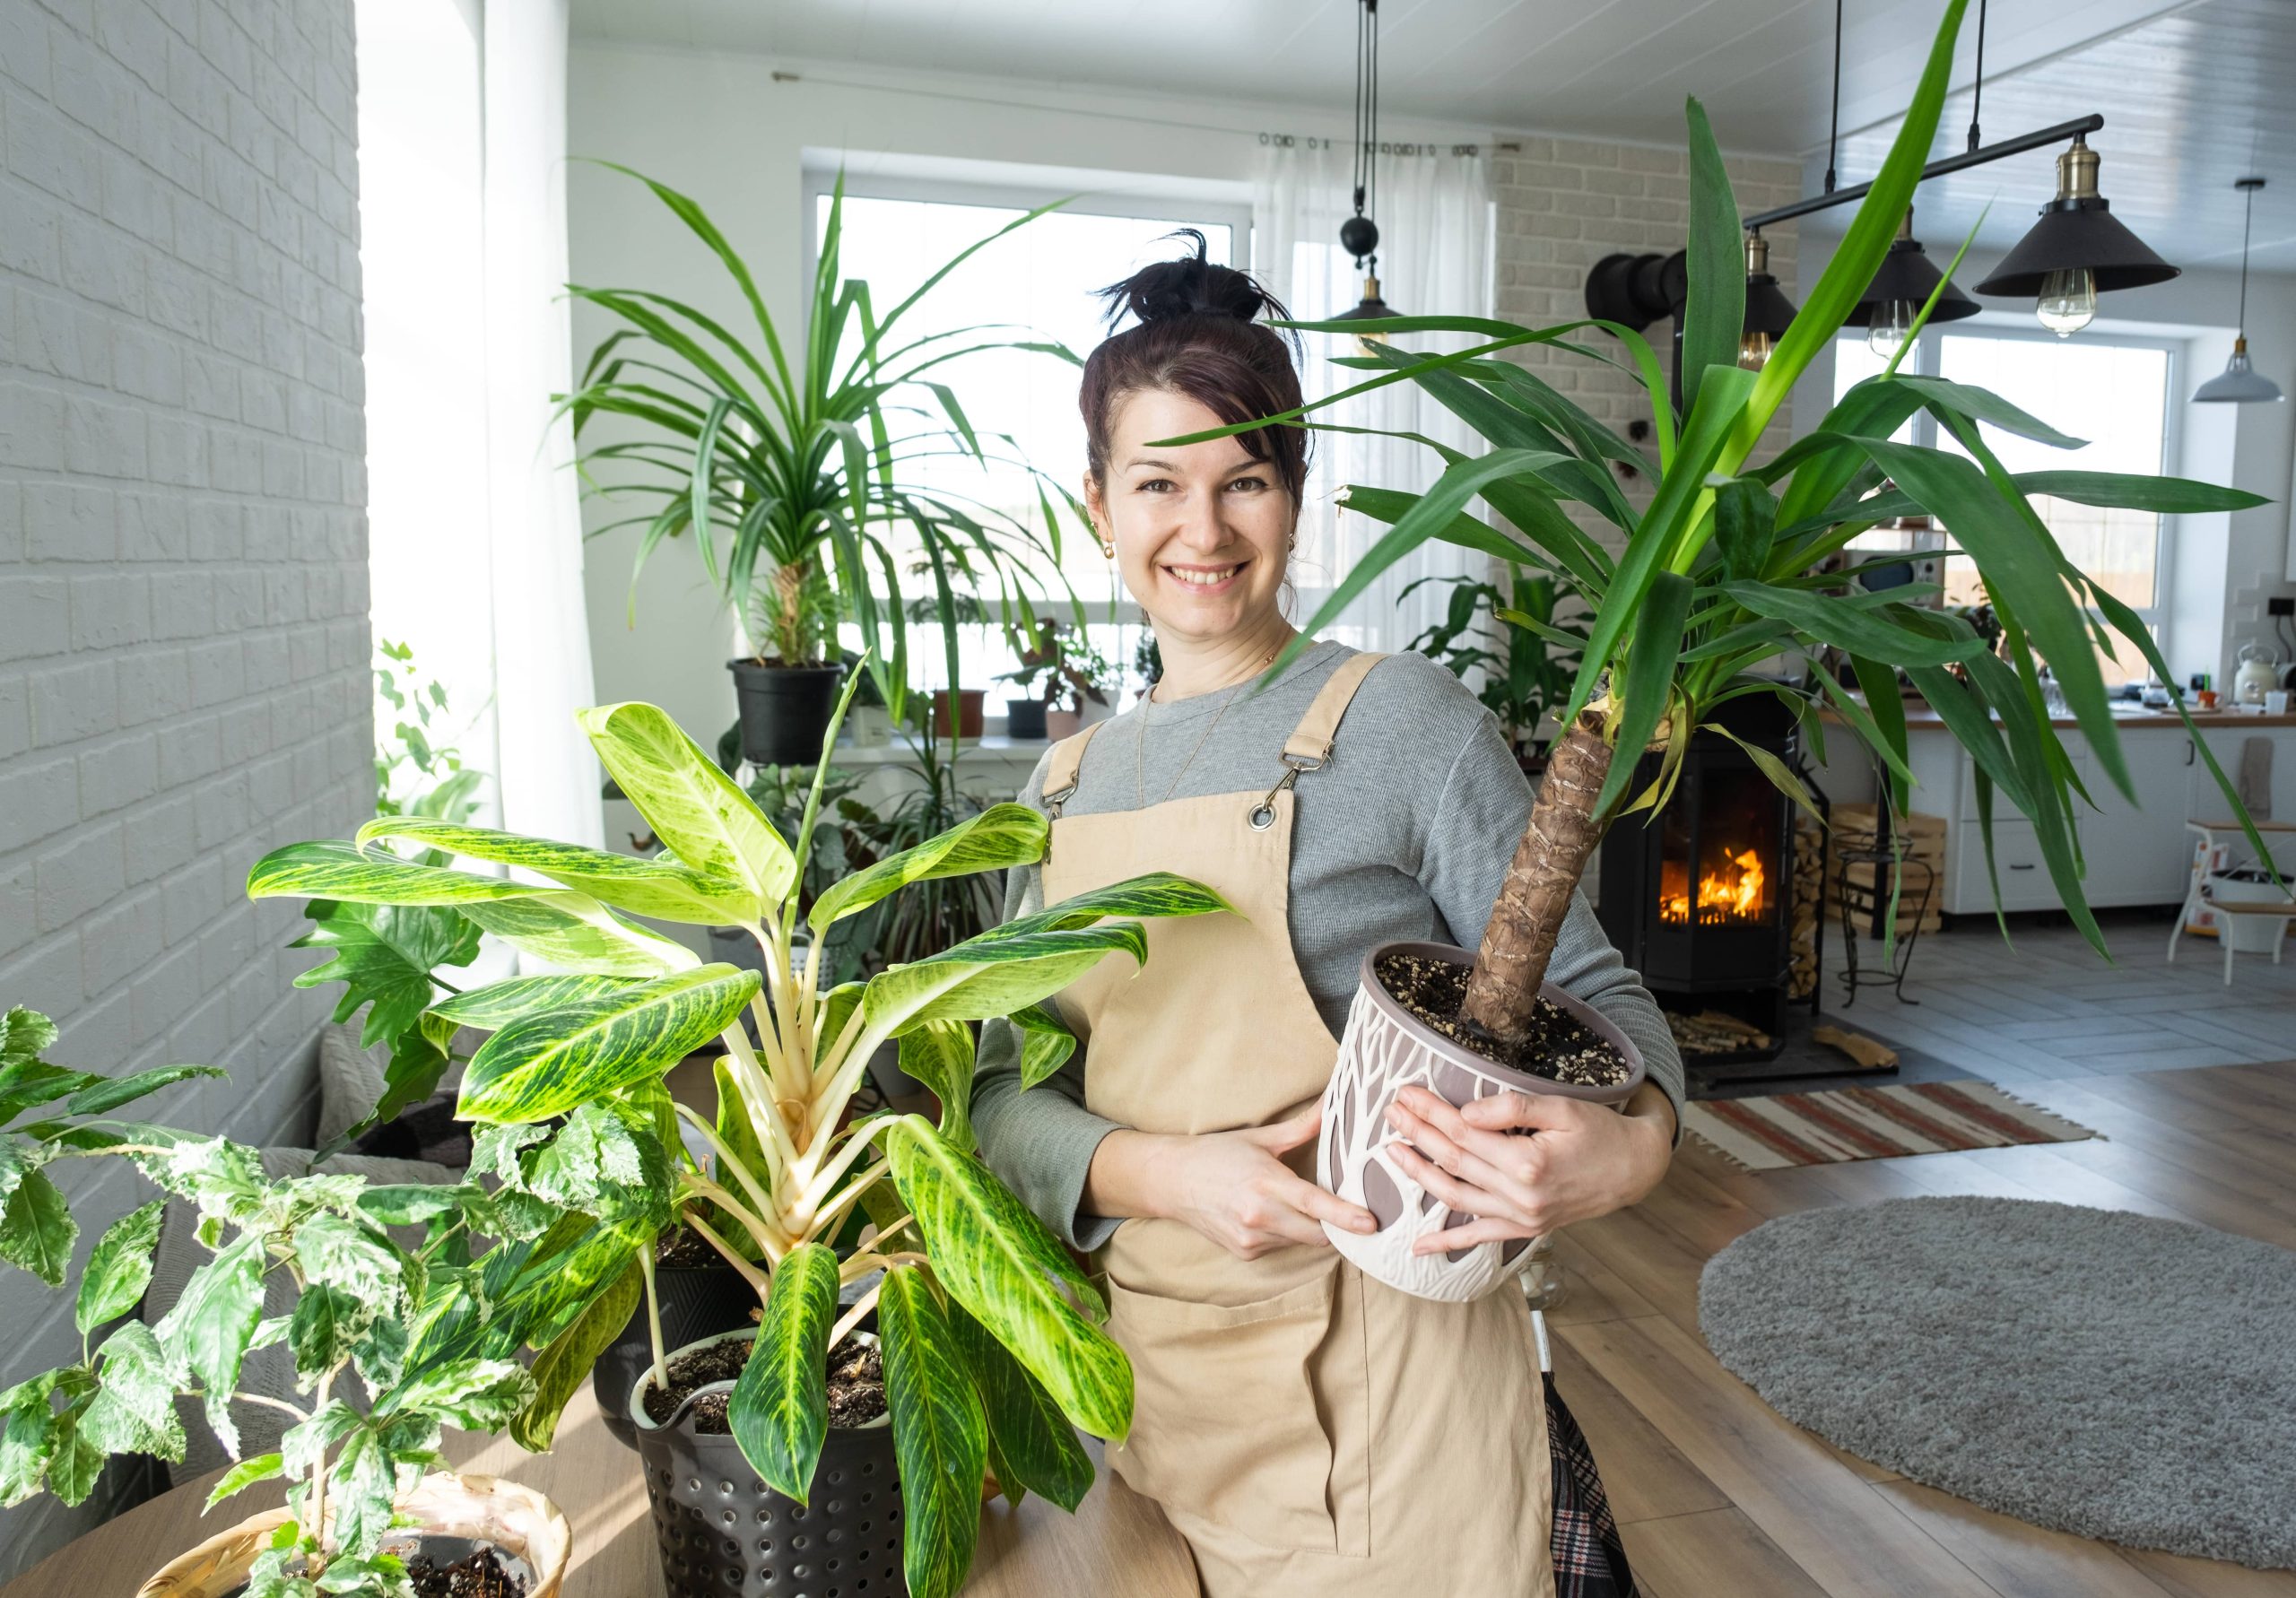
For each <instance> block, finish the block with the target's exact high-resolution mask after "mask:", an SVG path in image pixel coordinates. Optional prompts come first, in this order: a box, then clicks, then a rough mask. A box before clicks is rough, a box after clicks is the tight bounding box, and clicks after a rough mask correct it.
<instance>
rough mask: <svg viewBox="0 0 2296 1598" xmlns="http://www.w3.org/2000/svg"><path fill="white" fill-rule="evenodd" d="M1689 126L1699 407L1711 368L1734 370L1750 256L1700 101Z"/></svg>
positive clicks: (1689, 397) (1686, 384)
mask: <svg viewBox="0 0 2296 1598" xmlns="http://www.w3.org/2000/svg"><path fill="white" fill-rule="evenodd" d="M1683 110H1684V114H1685V116H1686V117H1688V120H1689V122H1690V248H1689V265H1690V299H1689V301H1688V303H1687V304H1685V305H1684V306H1683V344H1682V353H1681V355H1680V357H1679V359H1680V360H1681V362H1682V380H1683V405H1684V406H1685V407H1689V406H1692V405H1694V404H1696V403H1697V401H1698V391H1699V386H1700V384H1701V383H1703V382H1704V381H1705V378H1706V373H1707V369H1709V368H1710V367H1717V366H1719V367H1735V366H1736V365H1737V364H1738V340H1739V337H1740V334H1741V333H1742V332H1743V330H1744V326H1745V319H1746V266H1745V262H1746V256H1745V247H1744V243H1743V242H1742V239H1741V234H1740V230H1739V227H1738V201H1737V196H1735V195H1733V194H1732V193H1731V192H1730V176H1729V174H1728V173H1727V172H1726V171H1724V170H1723V169H1722V152H1721V150H1720V148H1719V147H1718V146H1717V145H1716V143H1714V129H1713V128H1712V127H1711V126H1709V124H1708V122H1707V120H1706V108H1705V107H1704V106H1702V105H1700V104H1699V102H1698V100H1697V98H1696V97H1695V96H1693V97H1692V99H1691V100H1689V101H1688V102H1687V104H1686V105H1685V106H1684V108H1683Z"/></svg>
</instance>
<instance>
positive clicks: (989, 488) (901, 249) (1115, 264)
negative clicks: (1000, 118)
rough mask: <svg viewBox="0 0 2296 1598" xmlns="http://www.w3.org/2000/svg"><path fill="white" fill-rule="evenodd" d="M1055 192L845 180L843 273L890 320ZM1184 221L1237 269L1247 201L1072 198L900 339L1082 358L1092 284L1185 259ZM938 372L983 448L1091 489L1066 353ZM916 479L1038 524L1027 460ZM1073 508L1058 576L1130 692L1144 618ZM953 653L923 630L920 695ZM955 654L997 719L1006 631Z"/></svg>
mask: <svg viewBox="0 0 2296 1598" xmlns="http://www.w3.org/2000/svg"><path fill="white" fill-rule="evenodd" d="M830 184H831V178H829V177H828V176H827V175H822V176H821V177H819V178H815V179H813V181H812V183H811V185H810V194H811V201H812V206H813V247H814V249H815V250H818V249H819V248H820V241H821V236H822V229H823V228H825V227H826V225H827V223H828V220H829V209H830V203H831V196H830ZM871 187H872V188H873V189H874V188H875V187H876V186H875V185H872V186H871ZM1056 197H1057V195H1052V194H1045V195H1033V194H1020V193H1014V192H1010V191H1002V192H1000V191H996V190H991V189H983V190H977V191H976V190H970V189H964V188H952V187H950V186H947V185H941V184H936V185H934V186H933V187H931V188H930V189H929V190H928V189H919V190H915V191H905V190H903V189H902V188H901V187H900V186H897V185H887V186H885V192H870V193H864V194H858V195H857V194H855V193H854V192H853V186H852V184H851V183H850V182H848V187H847V192H846V195H845V207H844V215H843V227H844V240H843V246H842V249H843V257H842V269H843V273H844V275H845V276H847V277H848V278H860V279H864V280H865V281H866V282H868V284H869V295H870V300H871V301H872V303H873V304H874V306H875V307H876V308H878V310H879V311H880V312H883V311H884V310H887V309H890V308H891V307H893V306H895V305H898V304H899V303H900V301H901V300H904V299H906V298H907V297H908V296H909V293H910V292H912V291H914V290H915V289H916V288H917V287H918V284H919V283H921V282H923V281H924V280H925V278H926V274H929V273H930V272H932V271H933V270H935V268H937V267H938V266H940V265H942V264H943V263H944V262H945V261H947V260H948V259H949V258H950V257H951V256H954V255H956V254H957V252H958V251H960V250H961V249H963V248H965V247H966V246H967V245H969V244H971V243H972V242H974V241H975V240H977V239H981V238H983V237H985V236H986V235H987V234H989V233H991V232H994V231H995V230H996V229H998V228H1000V227H1002V226H1004V225H1005V223H1006V222H1009V221H1013V220H1014V219H1015V218H1017V217H1020V216H1022V215H1023V214H1025V213H1027V211H1029V210H1030V209H1031V208H1033V207H1034V206H1037V205H1039V204H1044V203H1045V202H1046V201H1047V200H1050V199H1053V198H1056ZM1178 227H1193V228H1198V229H1201V230H1203V232H1204V235H1205V243H1206V248H1207V250H1208V253H1209V255H1210V256H1211V258H1212V259H1213V260H1214V261H1220V262H1229V261H1233V260H1236V259H1238V258H1239V256H1240V255H1241V253H1242V249H1243V246H1244V244H1245V242H1246V239H1247V238H1248V230H1249V221H1248V212H1247V210H1246V208H1244V207H1241V206H1221V205H1217V204H1189V203H1184V202H1178V201H1170V200H1155V199H1134V200H1131V201H1129V202H1128V203H1126V204H1124V205H1123V206H1122V207H1121V208H1115V207H1110V206H1108V205H1106V204H1102V205H1100V206H1095V205H1094V204H1091V202H1072V203H1071V204H1069V205H1066V206H1064V207H1062V208H1061V209H1060V210H1058V211H1055V212H1052V213H1048V214H1047V215H1044V216H1041V217H1039V218H1038V219H1037V220H1036V221H1032V222H1031V223H1029V224H1028V226H1026V227H1024V228H1022V229H1020V230H1017V231H1015V232H1013V233H1012V234H1010V235H1008V236H1007V237H1005V238H1004V239H999V240H997V241H996V243H995V244H993V245H991V246H990V247H988V248H987V249H984V250H982V251H981V252H980V253H979V254H978V255H976V256H973V257H972V258H971V259H970V260H969V261H967V262H966V263H965V264H964V265H961V266H960V267H959V268H957V270H955V271H954V272H952V273H951V274H949V275H948V276H947V277H945V278H944V279H943V280H942V281H941V282H939V283H938V284H937V285H935V288H934V289H933V291H932V292H930V293H929V294H927V295H926V297H925V298H924V299H923V300H919V301H918V304H917V305H916V307H915V308H913V309H911V310H910V311H909V312H908V313H907V314H906V315H905V316H904V317H903V318H902V320H901V323H900V328H899V329H898V334H899V338H900V342H904V343H905V342H908V341H909V340H913V339H917V338H919V337H923V336H926V335H927V334H935V333H941V332H944V331H948V330H952V329H955V328H959V327H963V326H970V325H974V324H979V323H1003V324H1010V325H1011V326H1009V327H1008V328H1005V329H999V330H997V331H996V332H993V333H990V334H987V335H986V336H987V338H991V339H994V338H1000V337H1001V338H1029V339H1041V340H1049V341H1052V342H1055V343H1061V344H1064V345H1065V346H1066V347H1067V348H1069V349H1070V350H1072V351H1074V352H1076V353H1077V354H1078V355H1079V356H1082V355H1083V354H1085V353H1087V352H1090V351H1091V347H1092V346H1093V345H1094V344H1096V343H1099V342H1100V337H1101V334H1102V326H1101V321H1100V312H1101V304H1100V300H1098V299H1097V298H1096V297H1094V296H1093V294H1092V291H1093V290H1095V289H1098V288H1100V286H1101V285H1102V284H1105V283H1109V282H1116V281H1117V280H1118V279H1120V278H1123V277H1125V276H1127V275H1128V274H1131V273H1132V272H1134V271H1135V270H1136V269H1137V268H1138V267H1140V266H1143V265H1146V264H1147V263H1148V262H1150V261H1152V260H1159V259H1165V258H1168V257H1170V256H1172V255H1174V254H1176V253H1178V246H1177V245H1176V244H1175V243H1174V242H1173V241H1171V240H1170V239H1165V238H1164V235H1166V234H1168V233H1170V231H1171V230H1173V229H1175V228H1178ZM964 342H966V343H973V342H978V341H974V340H967V341H964ZM932 376H933V377H935V378H937V379H939V380H941V381H944V382H946V383H947V384H948V385H949V386H950V387H952V389H953V390H955V392H956V394H957V396H958V398H959V400H960V401H961V404H962V405H963V408H964V411H965V413H966V415H967V418H968V420H970V421H971V423H972V425H973V428H974V430H975V432H976V434H977V435H978V436H979V437H980V439H982V443H983V446H984V447H986V448H987V449H988V450H990V452H991V453H992V454H994V453H996V450H997V449H998V448H999V447H1000V446H998V445H997V444H996V443H994V442H992V441H991V439H990V438H989V435H991V434H998V433H1001V434H1009V435H1011V438H1012V440H1013V445H1014V446H1017V449H1014V448H1012V447H1005V453H1006V454H1008V455H1009V454H1017V455H1018V456H1020V457H1021V458H1022V459H1024V460H1026V461H1028V462H1029V463H1030V464H1031V465H1034V466H1036V467H1038V468H1039V470H1041V471H1043V472H1045V473H1048V475H1050V476H1051V477H1053V478H1054V479H1056V480H1057V482H1061V483H1063V484H1065V486H1066V487H1067V489H1068V490H1069V491H1070V492H1071V493H1075V494H1078V495H1080V496H1081V494H1082V492H1083V489H1082V483H1083V475H1084V424H1083V419H1082V418H1081V417H1080V416H1079V415H1078V414H1077V411H1076V376H1077V374H1076V369H1075V368H1074V367H1073V366H1071V365H1069V364H1068V363H1067V362H1066V361H1065V360H1058V359H1057V358H1056V357H1051V356H1047V355H1042V354H1037V353H1032V352H1021V351H994V350H991V351H982V352H979V353H978V354H972V355H968V356H965V357H964V358H963V359H961V360H954V361H952V362H950V363H949V364H948V365H947V366H945V367H943V368H940V369H937V370H936V371H935V372H934V373H933V374H932ZM913 470H914V471H915V473H916V474H917V476H918V478H919V479H920V480H921V482H923V483H925V484H929V485H930V486H932V487H935V488H938V489H943V490H946V491H949V492H950V493H952V494H955V495H970V496H974V497H977V498H978V499H982V500H984V501H986V502H987V504H989V505H991V506H993V507H995V508H997V509H999V510H1002V511H1005V512H1009V513H1010V514H1012V515H1013V516H1015V517H1019V518H1021V519H1022V520H1023V521H1025V522H1027V523H1029V524H1030V525H1032V526H1036V527H1039V529H1040V528H1041V525H1042V523H1043V517H1042V514H1041V513H1040V511H1039V508H1038V497H1037V486H1036V482H1035V480H1034V479H1033V478H1031V476H1030V474H1029V473H1026V472H1024V471H1022V470H1021V469H1019V468H1018V467H1017V466H993V467H992V468H991V469H990V471H988V472H987V473H983V472H982V470H981V468H980V467H979V466H978V465H976V464H974V463H973V462H972V461H970V459H968V458H953V457H952V458H946V459H939V460H925V461H920V462H918V463H917V464H916V465H915V466H914V468H913ZM1056 503H1057V500H1056ZM1063 510H1064V515H1063V522H1064V527H1063V536H1062V543H1061V569H1062V573H1063V574H1064V575H1065V577H1066V578H1067V579H1068V581H1069V583H1070V584H1071V585H1073V586H1074V589H1075V591H1076V593H1077V595H1079V596H1080V597H1081V598H1083V600H1084V601H1085V603H1086V605H1087V609H1088V612H1089V613H1090V614H1091V617H1092V618H1093V624H1092V625H1091V629H1090V638H1091V642H1092V643H1093V644H1094V645H1095V646H1096V647H1098V648H1099V649H1100V652H1101V653H1102V654H1104V655H1106V656H1108V657H1109V659H1111V660H1113V661H1115V662H1116V663H1117V664H1118V665H1119V666H1120V667H1123V668H1125V669H1126V681H1127V684H1128V683H1129V681H1130V676H1129V668H1130V664H1131V659H1132V652H1133V649H1134V648H1135V646H1136V645H1137V643H1138V641H1139V638H1140V624H1139V612H1138V611H1137V609H1136V608H1135V607H1134V606H1133V605H1131V604H1129V603H1128V602H1126V601H1124V599H1123V597H1122V589H1121V586H1120V585H1119V584H1118V582H1117V580H1116V578H1115V574H1114V573H1113V572H1112V571H1111V570H1110V569H1109V563H1108V561H1107V560H1105V559H1104V558H1103V557H1102V556H1101V554H1100V550H1099V548H1098V547H1097V546H1096V545H1095V544H1094V543H1092V542H1091V538H1090V536H1089V535H1086V534H1082V533H1081V532H1080V529H1078V528H1077V526H1076V525H1075V524H1074V518H1072V517H1068V516H1066V515H1065V507H1063ZM904 575H906V574H904ZM1038 575H1039V578H1040V587H1041V589H1042V590H1043V591H1044V593H1046V594H1048V595H1057V593H1058V592H1059V589H1058V584H1057V581H1056V580H1055V575H1054V574H1053V573H1052V572H1051V571H1049V570H1048V571H1044V572H1041V573H1039V574H1038ZM982 597H983V598H984V599H989V598H991V597H992V596H990V595H983V596H982ZM1031 597H1032V598H1034V597H1035V595H1031ZM1111 601H1114V602H1115V603H1114V604H1111ZM848 633H849V634H851V638H850V639H849V641H855V642H857V637H858V635H857V632H856V631H854V630H850V629H848ZM942 647H943V645H942V640H941V635H940V629H939V627H938V626H937V625H936V624H929V623H928V624H926V625H925V626H921V627H916V628H914V629H913V630H912V632H911V635H910V641H909V657H910V660H911V662H912V665H911V671H912V673H913V675H914V677H915V680H916V682H918V684H919V685H920V686H923V687H926V688H936V687H944V686H946V684H945V683H944V682H942V678H943V677H944V676H945V675H946V672H947V667H946V664H945V662H944V660H943V658H942V655H941V651H942ZM958 659H959V662H960V667H961V671H960V679H961V685H962V686H965V687H970V688H978V687H988V688H989V689H990V693H989V700H990V704H989V709H990V712H991V714H996V711H997V708H998V704H999V700H1000V699H1001V697H1002V696H1001V695H1000V694H999V693H998V691H997V685H996V684H993V683H991V682H990V679H991V678H993V677H994V676H996V674H997V673H1000V672H1004V671H1008V670H1010V669H1011V668H1012V667H1013V665H1014V664H1016V662H1015V660H1014V658H1013V654H1012V651H1011V649H1010V648H1009V647H1008V646H1007V645H1006V642H1005V638H1004V635H1003V633H1002V632H1001V631H1000V630H998V629H997V628H996V627H995V626H994V625H993V624H992V625H990V626H988V627H978V626H968V627H964V628H962V629H961V632H960V637H959V639H958Z"/></svg>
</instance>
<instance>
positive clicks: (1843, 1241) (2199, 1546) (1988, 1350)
mask: <svg viewBox="0 0 2296 1598" xmlns="http://www.w3.org/2000/svg"><path fill="white" fill-rule="evenodd" d="M1698 1311H1699V1325H1700V1330H1701V1331H1702V1332H1703V1333H1705V1336H1706V1342H1707V1346H1708V1347H1709V1348H1711V1349H1712V1350H1714V1355H1715V1357H1716V1358H1717V1359H1719V1360H1721V1362H1722V1363H1723V1365H1724V1366H1726V1368H1729V1369H1730V1370H1731V1371H1733V1372H1734V1373H1735V1374H1736V1375H1737V1376H1738V1377H1741V1378H1742V1379H1744V1381H1745V1382H1746V1383H1748V1384H1749V1385H1752V1387H1753V1389H1754V1390H1755V1391H1756V1392H1757V1393H1759V1394H1761V1396H1762V1398H1763V1400H1764V1401H1765V1402H1767V1403H1769V1404H1770V1407H1771V1408H1773V1409H1775V1410H1776V1411H1778V1412H1779V1414H1781V1415H1783V1416H1785V1417H1786V1419H1787V1420H1791V1421H1793V1422H1794V1423H1795V1424H1796V1425H1798V1426H1802V1427H1805V1428H1807V1429H1809V1430H1811V1431H1814V1432H1816V1433H1817V1434H1818V1435H1819V1436H1821V1437H1825V1438H1827V1439H1828V1440H1829V1441H1831V1442H1832V1443H1835V1444H1837V1445H1838V1446H1841V1447H1843V1448H1846V1449H1848V1451H1849V1452H1850V1453H1852V1454H1855V1455H1857V1456H1858V1457H1860V1458H1861V1459H1866V1460H1870V1461H1872V1462H1873V1463H1875V1464H1880V1465H1886V1466H1888V1467H1889V1468H1890V1469H1892V1470H1893V1471H1897V1472H1900V1473H1901V1474H1903V1475H1905V1476H1908V1477H1909V1478H1911V1479H1912V1480H1914V1481H1922V1482H1926V1483H1927V1484H1929V1485H1930V1486H1932V1487H1937V1488H1942V1489H1944V1490H1945V1491H1947V1492H1950V1493H1953V1494H1955V1495H1957V1496H1958V1497H1961V1498H1967V1499H1969V1500H1970V1502H1971V1503H1974V1504H1978V1505H1981V1506H1982V1507H1986V1508H1987V1509H1994V1510H1997V1511H1999V1512H2000V1513H2002V1514H2004V1515H2013V1516H2015V1517H2016V1518H2017V1519H2019V1520H2022V1521H2026V1522H2028V1523H2030V1524H2034V1525H2039V1526H2048V1527H2051V1528H2054V1529H2056V1530H2058V1531H2066V1532H2072V1533H2076V1534H2078V1535H2080V1536H2083V1537H2097V1538H2104V1539H2108V1540H2109V1541H2111V1542H2119V1543H2124V1544H2126V1545H2128V1546H2130V1547H2135V1548H2158V1549H2166V1550H2170V1552H2173V1553H2181V1554H2196V1555H2200V1556H2202V1557H2205V1558H2208V1559H2233V1560H2237V1561H2238V1562H2239V1563H2240V1564H2243V1565H2248V1566H2254V1567H2257V1568H2296V1253H2291V1252H2289V1251H2288V1250H2286V1249H2283V1248H2275V1247H2274V1246H2271V1245H2270V1244H2266V1243H2259V1242H2257V1241H2255V1240H2254V1239H2252V1238H2238V1237H2234V1236H2232V1235H2231V1234H2229V1233H2226V1232H2220V1231H2216V1230H2213V1229H2211V1228H2207V1227H2200V1226H2188V1225H2186V1224H2184V1223H2182V1222H2180V1221H2173V1220H2158V1219H2156V1218H2154V1217H2152V1216H2149V1215H2135V1214H2128V1213H2124V1212H2115V1211H2106V1210H2091V1209H2084V1208H2081V1207H2078V1206H2075V1205H2072V1204H2053V1203H2039V1202H2036V1201H2031V1200H2024V1199H2000V1198H1917V1199H1887V1200H1883V1201H1882V1202H1881V1203H1872V1204H1862V1205H1854V1206H1849V1207H1842V1208H1832V1209H1822V1210H1811V1211H1807V1212H1804V1213H1801V1214H1796V1215H1788V1216H1783V1217H1780V1218H1779V1219H1778V1220H1771V1221H1768V1222H1766V1223H1764V1224H1763V1225H1761V1226H1759V1227H1756V1228H1755V1229H1753V1230H1752V1231H1751V1232H1748V1233H1746V1234H1745V1235H1744V1237H1742V1238H1738V1239H1737V1240H1736V1241H1735V1242H1733V1243H1732V1244H1731V1245H1730V1246H1728V1247H1727V1248H1725V1249H1724V1250H1722V1252H1721V1253H1719V1254H1718V1255H1715V1256H1714V1257H1713V1258H1712V1259H1711V1260H1709V1261H1708V1262H1707V1264H1706V1269H1705V1272H1703V1274H1702V1275H1701V1276H1700V1280H1699V1298H1698Z"/></svg>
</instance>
